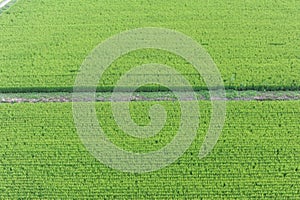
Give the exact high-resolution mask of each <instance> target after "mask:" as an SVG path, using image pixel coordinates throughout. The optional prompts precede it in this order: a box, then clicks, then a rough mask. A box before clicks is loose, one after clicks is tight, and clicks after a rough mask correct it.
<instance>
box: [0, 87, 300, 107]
mask: <svg viewBox="0 0 300 200" xmlns="http://www.w3.org/2000/svg"><path fill="white" fill-rule="evenodd" d="M195 94H196V97H197V99H198V100H210V99H209V93H208V92H198V93H197V92H196V93H195ZM126 96H127V95H124V96H123V97H122V98H119V99H114V100H113V99H112V98H111V93H108V92H103V93H96V94H95V97H96V98H95V100H96V101H97V102H109V101H177V98H176V97H175V96H174V95H172V93H170V92H160V93H154V92H141V93H135V94H134V95H133V96H131V97H126ZM192 99H193V98H191V97H188V96H187V97H185V98H183V99H182V100H183V101H190V100H192ZM216 100H226V101H291V100H300V91H276V92H275V91H273V92H270V91H269V92H267V91H266V92H258V91H234V90H230V91H226V98H225V99H216ZM72 101H73V98H72V93H35V94H33V93H10V94H0V104H1V103H50V102H60V103H61V102H72ZM74 101H82V102H85V101H86V102H87V101H92V99H88V98H85V96H84V95H83V96H82V97H80V98H77V99H74Z"/></svg>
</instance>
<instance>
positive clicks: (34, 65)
mask: <svg viewBox="0 0 300 200" xmlns="http://www.w3.org/2000/svg"><path fill="white" fill-rule="evenodd" d="M299 9H300V4H299V2H298V1H271V0H267V1H259V0H255V1H239V0H235V1H230V2H229V1H227V2H226V1H211V0H209V1H208V0H201V1H189V2H185V1H177V0H172V1H168V2H167V3H166V2H165V1H152V0H150V1H149V0H138V1H134V2H133V1H127V0H126V1H117V0H113V1H111V0H92V1H89V2H84V3H82V2H81V3H78V1H77V0H67V1H45V0H31V1H19V2H18V3H17V4H16V5H14V6H13V7H12V8H11V9H9V10H8V11H6V12H4V13H2V14H1V17H0V38H1V40H0V51H1V54H0V91H1V92H13V91H15V92H16V91H19V92H20V91H27V92H28V91H70V90H71V89H72V86H73V83H74V80H75V77H76V74H77V72H78V69H79V67H80V65H81V63H82V62H83V60H84V59H85V57H86V56H87V55H88V53H89V52H90V51H91V50H92V49H93V48H94V47H95V46H96V45H97V44H98V43H99V42H101V41H103V40H105V39H106V38H108V37H110V36H112V35H115V34H118V33H120V32H122V31H124V30H129V29H133V28H139V27H164V28H170V29H174V30H177V31H180V32H182V33H184V34H186V35H188V36H191V37H192V38H194V39H195V40H196V41H198V42H199V43H201V44H202V45H203V47H204V48H205V49H206V50H207V51H208V52H209V53H210V55H211V56H212V58H213V59H214V61H215V63H216V64H217V66H218V67H219V69H220V71H221V74H222V76H223V78H224V81H225V85H226V87H227V88H236V89H259V90H263V89H270V90H271V89H272V90H275V89H297V88H298V89H299V88H300V73H299V71H300V60H299V59H300V57H299V46H300V40H299V27H300V20H299ZM145 53H146V54H145ZM149 62H156V63H161V64H163V63H165V64H168V65H170V66H173V67H175V68H176V69H177V70H179V71H180V72H181V73H183V74H185V75H186V76H187V78H188V79H189V80H190V81H191V83H192V84H193V85H194V86H197V87H199V88H202V87H204V86H205V85H204V84H203V82H202V81H201V80H199V75H198V74H194V71H193V70H192V69H191V68H192V66H190V65H189V64H187V63H186V62H185V61H184V60H183V59H181V58H179V57H177V56H175V55H172V54H168V53H166V52H160V51H154V50H142V51H138V52H132V53H130V54H128V55H126V56H124V57H122V58H120V59H119V60H117V61H116V62H115V63H114V64H113V65H112V66H111V69H110V70H108V71H107V73H106V76H105V77H106V78H104V79H103V80H102V81H101V84H102V85H106V86H107V87H100V88H99V90H109V89H111V87H109V86H111V85H113V83H114V82H115V81H116V80H117V79H118V76H120V75H121V74H122V73H124V72H125V71H126V70H127V69H129V68H131V67H134V66H135V65H137V64H142V63H149ZM101 84H100V85H101Z"/></svg>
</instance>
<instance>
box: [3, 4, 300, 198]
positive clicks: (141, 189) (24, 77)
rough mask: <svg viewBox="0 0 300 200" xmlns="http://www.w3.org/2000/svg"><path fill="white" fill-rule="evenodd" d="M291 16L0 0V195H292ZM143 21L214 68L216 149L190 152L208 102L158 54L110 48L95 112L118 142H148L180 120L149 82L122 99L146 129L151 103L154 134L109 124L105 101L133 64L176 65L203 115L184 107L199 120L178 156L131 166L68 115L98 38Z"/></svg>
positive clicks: (296, 137) (295, 31)
mask: <svg viewBox="0 0 300 200" xmlns="http://www.w3.org/2000/svg"><path fill="white" fill-rule="evenodd" d="M1 2H3V0H0V3H1ZM299 11H300V2H299V1H296V0H291V1H282V0H276V1H274V0H272V1H271V0H265V1H259V0H252V1H250V0H244V1H240V0H239V1H238V0H233V1H220V0H198V1H196V0H191V1H183V0H170V1H163V0H135V1H129V0H122V1H120V0H90V1H77V0H65V1H54V0H17V1H11V2H10V3H9V4H7V5H6V6H5V7H3V8H0V199H299V197H300V48H299V47H300V37H299V36H300V12H299ZM143 27H158V28H167V29H171V30H175V31H178V32H181V33H183V34H185V35H187V36H189V37H191V38H192V39H194V40H195V41H196V42H198V43H199V44H201V46H202V47H203V49H205V50H206V51H207V52H208V53H209V55H210V56H211V58H212V59H213V60H214V62H215V64H216V66H217V67H218V69H219V71H220V74H221V76H222V79H223V82H224V86H225V90H226V99H225V100H226V118H225V124H224V127H223V130H222V132H221V134H220V137H219V138H218V141H217V143H216V145H215V146H214V148H213V150H212V151H211V152H210V153H209V154H208V155H207V156H206V157H204V158H199V151H200V149H201V146H202V143H203V141H205V137H206V133H207V131H208V130H209V126H210V119H211V116H212V102H211V101H209V99H210V96H209V95H210V94H209V92H208V91H207V88H206V84H205V82H204V80H203V78H202V77H201V76H200V75H199V74H198V71H197V70H196V69H195V68H194V66H193V65H192V64H190V63H189V62H187V61H186V60H185V59H183V58H181V57H180V56H178V55H175V54H172V53H170V52H167V51H163V50H158V49H141V50H137V51H133V52H130V53H128V54H126V55H123V56H121V57H119V58H118V59H116V60H115V61H114V62H113V63H112V64H111V65H110V67H109V68H108V69H107V70H106V71H105V72H104V74H103V76H102V78H101V79H100V80H99V83H98V84H97V86H96V88H97V93H96V94H95V98H96V100H97V102H96V103H95V110H96V116H97V119H98V124H99V126H101V128H102V129H103V131H104V132H105V136H106V137H107V138H108V140H109V141H111V142H112V143H114V144H115V145H116V146H118V147H119V148H120V149H123V150H126V151H128V152H135V153H139V154H142V153H149V152H153V151H157V150H159V149H162V148H163V147H164V146H166V145H167V144H169V143H170V142H171V141H172V139H173V138H174V137H175V134H176V132H177V131H178V130H179V127H180V125H181V121H180V117H181V115H182V111H181V110H180V101H177V99H174V95H172V92H171V91H165V90H163V89H162V87H161V86H159V85H158V86H157V85H146V86H145V85H144V87H141V88H139V89H140V91H137V92H136V93H135V96H134V98H133V99H132V100H130V102H129V105H130V106H129V110H130V115H131V118H132V120H133V121H134V122H135V123H136V124H137V125H139V126H142V127H143V126H148V125H149V124H150V125H151V117H150V116H149V115H150V112H151V108H152V106H153V105H156V104H159V105H161V106H163V107H164V109H165V111H166V114H167V117H166V120H165V123H164V126H163V128H162V129H161V130H160V131H159V132H158V133H156V134H155V135H154V136H152V137H149V138H137V137H133V136H130V135H128V134H126V133H125V131H124V130H122V128H121V127H120V126H119V125H118V124H117V122H116V120H115V118H114V115H113V112H112V103H111V102H110V97H111V95H112V91H113V89H114V86H115V85H116V84H117V82H118V80H119V79H120V78H121V77H122V75H124V74H125V73H126V72H127V71H129V70H130V69H133V68H134V67H136V66H139V65H143V64H147V63H160V64H165V65H168V66H170V67H172V68H174V69H175V70H176V71H178V72H179V73H180V74H181V75H182V76H184V77H185V78H186V79H187V80H188V81H189V83H190V84H191V85H192V87H193V88H194V89H195V91H196V95H197V98H196V100H197V101H198V102H197V103H198V105H199V112H200V116H197V115H196V114H195V116H194V115H193V113H191V115H192V117H194V118H195V119H197V120H199V124H198V125H199V127H198V129H197V132H196V137H195V140H194V141H193V142H192V144H191V145H190V146H189V148H188V149H187V150H186V151H185V152H184V153H183V155H182V156H181V157H180V158H178V159H176V160H175V161H174V162H172V163H171V164H170V165H168V166H166V167H164V168H162V169H159V170H157V171H151V172H147V173H130V172H124V171H120V170H117V169H113V168H110V167H108V166H107V165H105V164H103V163H101V162H99V161H98V160H97V159H96V158H95V157H94V156H93V155H92V154H91V153H90V152H89V151H88V150H87V148H86V146H85V145H84V144H83V142H82V140H81V139H80V136H79V134H78V127H77V126H76V123H75V122H74V111H73V107H72V105H73V103H72V91H73V86H74V83H75V79H76V76H77V75H78V74H80V72H81V71H80V67H81V65H82V63H83V62H84V60H85V59H86V57H87V56H88V55H89V54H90V52H91V51H92V50H93V49H94V48H95V47H97V45H99V43H101V42H103V41H105V40H106V39H107V38H110V37H112V36H114V35H116V34H119V33H121V32H123V31H128V30H131V29H136V28H143ZM140 75H143V74H135V75H134V76H140ZM157 76H158V77H159V76H162V75H161V74H157ZM219 100H220V99H219ZM86 101H87V103H88V101H89V100H86ZM117 103H118V104H120V105H124V104H125V103H126V102H117ZM127 103H128V102H127ZM185 103H187V104H189V103H194V101H189V100H188V99H187V100H186V101H185ZM120 112H121V111H120ZM195 113H196V112H195ZM154 114H155V113H154ZM218 114H220V113H217V115H218ZM220 115H221V114H220ZM212 123H217V122H212ZM131 164H133V163H131Z"/></svg>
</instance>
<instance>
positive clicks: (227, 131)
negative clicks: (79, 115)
mask: <svg viewBox="0 0 300 200" xmlns="http://www.w3.org/2000/svg"><path fill="white" fill-rule="evenodd" d="M156 103H159V104H161V105H162V106H164V107H165V109H166V111H167V113H168V117H167V119H166V123H165V126H164V128H163V129H162V130H161V132H159V133H158V134H157V135H155V136H154V137H151V138H148V139H136V138H133V137H130V136H128V135H126V134H125V133H123V132H122V130H121V129H120V128H119V127H118V126H117V124H116V122H115V121H114V119H113V114H112V112H111V105H110V103H108V102H107V103H96V110H97V116H98V119H99V125H101V127H102V128H103V130H104V131H105V133H106V134H107V137H108V138H109V139H110V140H111V141H112V142H113V143H114V144H116V145H118V146H119V147H120V148H122V149H126V150H128V151H134V152H148V151H155V150H157V149H160V148H162V147H163V146H164V145H166V144H167V143H169V142H170V141H171V140H172V138H174V135H175V132H176V130H177V129H178V125H179V123H180V121H179V117H180V109H179V103H178V102H171V101H165V102H156ZM152 105H154V102H131V103H130V112H131V116H132V119H133V120H134V121H135V122H136V123H137V124H139V125H148V124H149V122H150V119H149V117H148V111H149V108H150V107H151V106H152ZM199 106H200V127H199V129H198V132H197V136H196V139H195V141H194V142H193V143H192V145H191V146H190V148H189V149H188V150H187V151H186V152H185V154H184V155H183V156H182V157H180V158H179V159H178V160H176V161H175V162H174V163H173V164H171V165H170V166H168V167H166V168H163V169H161V170H159V171H155V172H150V173H145V174H131V173H123V172H120V171H116V170H114V169H111V168H109V167H107V166H105V165H104V164H102V163H100V162H98V161H97V160H96V159H95V158H94V157H93V156H92V155H91V154H89V152H88V151H87V150H86V149H85V147H84V145H83V144H82V143H81V141H80V139H79V136H78V135H77V132H76V127H75V125H74V122H73V117H72V105H71V103H62V104H59V103H48V104H42V103H41V104H39V103H38V104H0V113H1V115H0V121H1V123H0V132H1V134H0V198H1V199H12V198H55V199H59V198H62V199H65V198H76V199H77V198H88V197H90V198H101V199H104V198H113V199H125V198H130V199H143V198H149V199H180V198H188V199H201V198H217V199H220V198H226V199H229V198H238V199H242V198H247V199H250V198H255V199H260V198H264V199H266V198H268V199H296V198H297V196H298V195H299V193H300V187H299V186H300V181H299V180H300V174H299V170H300V157H299V155H300V152H299V150H300V135H299V130H300V123H299V122H300V121H299V118H300V101H293V102H292V101H285V102H283V101H278V102H251V101H249V102H228V104H227V117H226V123H225V127H224V130H223V132H222V135H221V137H220V138H219V141H218V143H217V145H216V146H215V148H214V149H213V151H212V152H211V153H210V154H209V156H207V157H206V158H204V159H201V160H200V159H199V158H198V153H199V149H200V147H201V143H202V141H203V139H204V136H205V134H206V131H207V128H208V124H209V120H210V113H211V110H210V108H211V106H210V103H209V102H208V101H201V102H200V103H199Z"/></svg>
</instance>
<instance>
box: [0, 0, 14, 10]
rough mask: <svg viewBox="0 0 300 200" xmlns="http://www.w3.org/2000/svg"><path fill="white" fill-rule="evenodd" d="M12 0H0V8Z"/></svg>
mask: <svg viewBox="0 0 300 200" xmlns="http://www.w3.org/2000/svg"><path fill="white" fill-rule="evenodd" d="M11 1H12V0H4V1H0V9H1V8H3V7H4V6H6V5H7V4H8V3H9V2H11Z"/></svg>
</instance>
